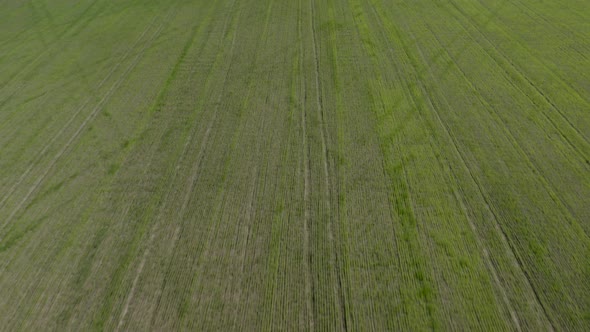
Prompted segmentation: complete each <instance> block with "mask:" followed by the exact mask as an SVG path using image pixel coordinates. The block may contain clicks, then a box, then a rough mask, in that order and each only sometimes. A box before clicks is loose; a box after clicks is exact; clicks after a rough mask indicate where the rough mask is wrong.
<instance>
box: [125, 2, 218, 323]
mask: <svg viewBox="0 0 590 332" xmlns="http://www.w3.org/2000/svg"><path fill="white" fill-rule="evenodd" d="M215 3H217V2H215ZM215 3H214V4H213V5H212V7H211V9H210V11H209V13H211V11H213V9H214V8H215ZM206 17H210V15H206ZM207 23H208V22H207ZM207 23H205V24H203V25H201V27H204V26H205V25H207ZM199 29H200V27H199ZM199 29H195V30H194V31H195V33H193V34H192V36H191V37H190V38H189V41H188V42H187V44H186V46H185V50H186V51H187V52H188V50H189V48H190V45H192V43H193V42H194V38H195V36H196V34H197V33H198V31H197V30H199ZM223 35H225V29H224V33H222V36H223ZM184 56H186V53H185V54H184V55H182V56H181V58H180V59H179V60H178V61H177V64H176V65H175V68H174V69H173V72H174V71H177V70H178V68H179V66H180V64H181V63H182V61H183V60H184ZM214 67H215V66H211V69H210V70H209V71H208V74H207V78H206V81H207V82H208V81H209V78H210V76H211V73H212V72H213V68H214ZM195 70H196V64H195V65H194V66H192V68H191V70H190V71H191V72H190V73H189V75H188V76H189V78H188V79H189V80H190V78H191V77H192V76H193V74H194V71H195ZM210 121H211V122H210V125H209V128H208V130H207V133H206V137H207V135H208V133H209V130H210V127H211V123H212V121H213V120H210ZM196 124H197V123H196V122H195V125H194V126H192V129H191V132H190V134H189V136H188V137H187V139H186V141H185V144H184V146H183V150H182V153H181V155H180V156H181V157H180V159H179V160H178V161H177V162H176V164H177V165H179V164H180V163H182V161H183V160H184V158H185V157H186V156H187V155H188V154H187V152H188V147H189V143H190V142H191V141H192V140H193V137H194V135H195V133H196V128H197V126H196ZM204 145H206V142H203V144H202V145H201V147H202V148H201V150H200V151H199V154H198V155H197V160H198V161H197V163H196V164H195V165H196V168H197V169H198V167H199V166H200V163H201V160H202V159H203V158H202V153H203V151H204ZM150 159H151V158H150ZM178 167H179V166H176V168H177V169H178ZM194 168H195V167H193V169H194ZM177 175H178V173H175V177H176V176H177ZM195 180H196V179H194V180H192V181H191V182H190V187H189V191H188V192H187V193H186V194H185V198H184V200H183V204H182V206H181V209H180V210H179V212H178V216H179V217H180V216H182V215H183V214H184V211H185V210H186V208H187V206H188V201H189V199H190V194H191V193H192V191H193V190H194V184H195V182H196V181H195ZM173 182H174V179H172V180H171V181H170V183H173ZM164 211H165V210H164V209H163V208H161V210H160V213H159V216H158V217H157V218H156V219H155V221H156V222H155V223H154V225H153V226H152V228H151V229H150V234H151V235H150V238H149V240H148V243H147V245H146V247H147V248H146V249H145V250H144V253H143V255H142V258H141V261H140V264H139V266H138V269H137V271H136V272H135V277H134V279H133V283H132V287H131V290H130V291H129V294H128V295H127V299H126V301H125V305H124V307H123V310H122V313H121V315H120V316H121V317H120V319H119V323H118V324H117V328H116V330H117V331H118V330H120V329H121V327H122V326H123V323H124V320H125V318H126V316H127V313H128V310H129V306H130V304H131V302H132V301H133V298H134V295H135V289H136V285H137V281H138V280H139V277H140V276H141V274H142V273H143V268H144V266H145V263H146V261H147V258H148V257H151V253H150V249H151V247H152V243H153V241H154V238H155V234H156V233H157V231H158V227H159V223H158V220H164V215H163V213H164ZM179 231H180V226H177V229H176V231H175V233H174V236H173V240H172V242H171V245H170V249H171V250H170V253H174V252H175V251H174V249H175V248H176V245H177V241H178V238H179V237H180V233H179ZM160 298H161V293H160V297H158V301H157V303H158V305H157V307H159V302H160V301H159V299H160Z"/></svg>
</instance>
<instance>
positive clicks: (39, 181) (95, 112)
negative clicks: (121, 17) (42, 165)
mask: <svg viewBox="0 0 590 332" xmlns="http://www.w3.org/2000/svg"><path fill="white" fill-rule="evenodd" d="M164 22H166V19H164V20H163V22H162V23H161V24H160V26H159V28H158V29H157V30H156V31H155V32H154V34H153V35H152V36H151V38H150V39H149V40H148V41H146V43H145V45H144V46H143V48H142V49H141V50H140V51H139V52H138V54H137V55H136V56H135V58H134V60H133V62H132V63H131V64H130V65H129V66H128V67H127V69H126V70H125V72H124V73H123V74H122V75H121V77H120V78H119V79H118V80H117V81H115V83H114V84H113V85H112V86H111V88H110V89H109V90H108V91H107V93H106V94H105V96H104V97H103V98H102V99H101V100H100V101H99V103H98V105H97V106H96V107H95V108H94V109H93V110H92V112H91V113H90V114H89V115H88V116H87V117H86V118H85V119H84V121H83V122H82V124H81V125H80V126H79V127H78V129H77V130H76V132H75V133H74V135H72V136H71V137H70V139H69V140H68V141H67V143H66V144H65V145H64V146H63V147H62V149H61V150H60V151H59V152H58V153H57V154H56V155H55V156H54V158H53V159H52V160H51V162H50V163H49V165H48V167H47V168H46V169H45V171H44V172H43V174H42V175H41V176H40V177H39V178H38V179H37V180H36V181H35V183H34V184H33V186H31V188H30V189H29V191H28V192H27V194H26V195H25V197H23V199H22V200H21V201H20V202H19V203H18V204H17V206H16V208H15V209H14V210H13V211H12V213H11V214H10V215H9V216H8V218H7V220H6V221H5V222H4V224H2V226H0V232H1V231H3V230H4V228H5V227H6V226H7V225H8V224H10V222H11V221H12V219H13V218H14V216H15V215H16V213H17V212H19V211H20V209H21V208H22V207H23V204H24V203H26V201H27V200H28V199H29V198H30V197H31V195H33V194H34V192H35V191H36V190H37V189H38V188H39V187H40V186H41V184H42V183H43V182H44V181H45V179H46V178H47V175H48V174H49V172H50V171H51V170H52V169H53V166H55V164H56V163H57V162H58V161H59V159H61V157H62V156H63V155H64V154H65V153H66V152H67V150H68V149H69V148H70V147H71V145H72V144H73V143H74V142H75V141H76V139H77V138H78V137H79V135H80V133H81V132H82V131H83V130H84V129H85V128H86V126H87V125H88V123H90V122H91V121H92V120H94V119H95V118H96V116H97V115H98V114H99V113H100V111H101V110H102V109H103V107H104V105H105V104H106V102H107V101H108V100H109V99H110V97H111V96H112V95H113V93H114V92H115V90H116V89H117V88H118V87H119V86H120V85H121V83H123V81H124V80H125V79H127V77H128V75H129V74H130V73H131V71H132V70H133V69H134V68H135V66H136V65H137V64H138V63H139V61H140V60H141V58H142V56H143V54H144V52H145V50H146V49H147V47H148V46H149V45H151V44H152V43H153V41H154V40H155V39H156V38H157V37H158V36H159V34H160V33H161V31H162V29H163V28H164Z"/></svg>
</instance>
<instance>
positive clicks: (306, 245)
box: [297, 0, 316, 332]
mask: <svg viewBox="0 0 590 332" xmlns="http://www.w3.org/2000/svg"><path fill="white" fill-rule="evenodd" d="M302 25H303V8H302V0H299V17H298V22H297V33H298V36H297V39H298V40H299V68H303V65H304V60H303V56H304V53H303V32H302ZM300 81H301V84H300V85H301V87H300V89H301V92H302V93H303V95H304V96H303V97H304V100H303V102H302V105H301V131H302V135H301V136H302V147H303V151H302V152H303V161H302V162H303V205H304V208H303V210H304V212H303V213H304V217H303V265H304V271H305V304H306V311H307V322H308V328H309V331H311V332H313V331H314V330H315V325H316V324H315V321H316V318H315V312H314V310H313V308H314V305H315V303H314V296H313V294H314V292H315V287H314V283H313V278H312V273H311V266H312V261H311V250H310V231H309V227H310V225H309V224H310V222H311V211H310V208H311V206H310V204H311V202H310V198H309V196H310V194H311V189H310V182H311V181H310V180H311V179H310V167H311V165H310V163H309V143H308V140H307V129H306V128H307V112H306V104H307V103H306V99H307V93H306V84H305V79H301V80H300Z"/></svg>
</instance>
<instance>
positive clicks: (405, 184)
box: [357, 1, 437, 328]
mask: <svg viewBox="0 0 590 332" xmlns="http://www.w3.org/2000/svg"><path fill="white" fill-rule="evenodd" d="M367 4H368V6H369V7H370V10H371V13H370V14H372V16H374V19H375V22H376V23H377V25H378V29H379V31H380V32H381V36H382V38H383V39H384V40H385V41H386V42H387V43H388V44H390V43H391V38H390V36H389V35H388V34H387V32H390V33H391V31H388V29H387V28H386V27H385V26H384V24H383V19H382V18H381V16H380V15H379V13H380V12H378V11H377V9H376V8H375V4H374V3H373V2H371V1H368V2H367ZM367 18H368V13H367ZM363 21H364V20H363ZM394 29H395V28H394ZM394 32H395V33H396V34H397V38H398V39H399V40H400V41H402V40H403V39H402V38H401V36H400V33H399V31H397V29H395V31H394ZM357 33H359V31H358V28H357ZM359 38H360V39H361V40H362V36H361V34H360V33H359ZM393 49H394V48H393V45H391V44H390V45H388V47H387V50H388V51H389V53H390V54H391V58H393V59H394V58H396V57H398V56H397V55H396V54H394V52H393ZM402 52H403V54H404V55H405V56H406V57H407V58H408V60H409V61H410V62H411V58H410V55H409V54H408V51H407V49H406V46H405V43H403V42H402ZM396 72H397V73H398V74H399V76H400V77H404V74H403V73H400V71H399V70H396ZM403 94H404V96H405V97H406V98H408V99H409V100H410V101H411V103H412V104H413V105H414V106H415V107H416V109H419V108H420V103H418V101H417V100H416V97H415V93H414V92H413V91H412V90H411V89H410V88H409V87H408V86H405V85H404V88H403ZM396 150H400V149H399V148H397V149H396ZM398 152H399V153H400V156H401V151H398ZM400 163H401V165H402V167H401V173H402V174H401V179H400V180H399V182H400V186H401V187H402V188H403V190H404V191H405V192H406V193H407V195H408V196H407V198H403V199H402V201H403V202H404V203H405V205H406V208H407V209H408V210H409V211H410V212H409V218H410V219H411V220H412V222H413V223H417V221H416V212H415V211H416V207H415V203H414V201H413V199H412V191H411V189H410V188H411V186H410V183H409V180H408V172H407V160H406V159H404V158H403V157H400ZM389 178H390V179H391V178H392V177H391V176H389ZM393 204H395V203H394V202H392V205H393ZM402 227H403V226H402ZM394 231H395V230H394ZM403 233H406V234H407V233H408V230H403ZM416 238H417V241H419V239H418V235H416ZM409 246H410V247H411V248H410V250H418V251H420V247H419V242H418V245H417V246H418V248H414V246H416V244H414V243H412V244H410V245H409ZM398 257H399V258H401V256H399V255H398ZM419 257H420V258H422V259H424V255H423V254H422V253H420V256H419ZM412 264H415V265H416V267H418V266H419V264H420V261H419V260H418V259H416V258H413V259H412ZM419 272H421V273H422V274H424V275H427V271H425V269H424V268H420V270H419ZM419 283H420V287H433V286H431V282H430V280H429V278H424V279H422V280H420V282H419ZM423 302H424V307H423V310H424V311H425V312H426V314H427V315H428V320H429V322H428V324H429V325H430V327H431V328H432V327H434V326H435V325H436V324H437V322H436V319H435V312H434V311H433V309H432V308H431V307H432V302H433V299H432V297H424V298H423Z"/></svg>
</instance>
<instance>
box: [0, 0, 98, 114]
mask: <svg viewBox="0 0 590 332" xmlns="http://www.w3.org/2000/svg"><path fill="white" fill-rule="evenodd" d="M97 2H98V0H94V1H93V2H92V3H91V4H90V5H89V6H88V7H87V8H86V9H85V10H84V12H83V13H82V14H81V15H79V16H78V18H77V19H76V20H75V21H73V22H71V23H70V24H69V26H68V27H67V28H66V29H65V30H64V31H63V32H62V33H61V34H59V35H58V36H57V37H56V38H55V40H54V41H53V42H52V43H51V45H49V47H47V45H46V43H45V42H44V44H45V45H44V46H46V47H45V49H44V50H43V51H42V52H41V53H39V55H37V56H36V57H35V58H34V59H33V60H31V61H29V62H27V63H26V64H25V65H24V66H23V67H22V68H21V69H19V70H18V71H17V72H16V73H14V74H13V75H11V76H10V77H9V78H8V80H6V81H5V82H3V83H0V91H1V90H2V89H4V88H5V87H6V86H7V85H8V84H10V82H12V81H13V80H14V79H15V78H17V77H18V76H19V75H21V74H23V73H24V74H23V75H26V73H28V72H30V71H32V70H33V69H35V68H36V66H37V62H38V61H39V60H40V59H41V58H42V57H43V56H45V55H46V54H47V53H49V52H50V51H51V50H52V49H53V48H54V47H56V45H57V43H58V42H59V41H61V40H62V37H63V36H65V35H66V34H67V33H68V32H70V31H71V30H72V29H73V28H75V27H76V26H77V25H78V23H80V22H81V21H82V19H83V18H84V17H85V14H86V13H87V12H88V11H89V10H90V9H91V8H92V7H94V5H95V4H96V3H97ZM97 15H98V13H97V14H96V15H95V16H94V17H93V18H92V19H88V20H87V21H86V22H85V23H86V24H85V25H83V26H82V27H81V29H84V28H85V27H86V26H87V25H88V24H90V22H92V21H93V19H94V18H96V16H97ZM24 86H25V85H24V84H23V85H21V87H19V88H18V89H17V91H15V92H13V93H12V94H11V95H10V96H8V97H7V98H5V99H4V100H3V101H2V102H0V106H1V105H4V104H6V103H7V102H8V100H10V99H11V98H12V96H14V95H15V94H16V93H17V92H18V91H20V90H21V89H22V88H23V87H24Z"/></svg>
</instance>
